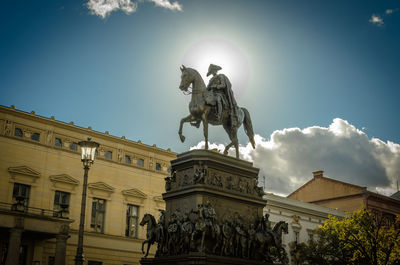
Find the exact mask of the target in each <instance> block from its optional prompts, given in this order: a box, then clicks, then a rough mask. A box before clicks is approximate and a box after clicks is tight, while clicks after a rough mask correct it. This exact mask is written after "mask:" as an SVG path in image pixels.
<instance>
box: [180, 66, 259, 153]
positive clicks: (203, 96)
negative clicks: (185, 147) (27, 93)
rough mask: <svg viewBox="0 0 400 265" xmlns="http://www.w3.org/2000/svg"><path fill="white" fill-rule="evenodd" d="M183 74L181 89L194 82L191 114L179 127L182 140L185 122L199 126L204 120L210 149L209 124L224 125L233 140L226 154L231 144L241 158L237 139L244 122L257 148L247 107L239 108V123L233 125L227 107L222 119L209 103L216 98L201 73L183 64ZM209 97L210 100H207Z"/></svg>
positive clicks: (226, 148) (187, 87) (206, 143)
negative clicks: (238, 131)
mask: <svg viewBox="0 0 400 265" xmlns="http://www.w3.org/2000/svg"><path fill="white" fill-rule="evenodd" d="M181 71H182V76H181V83H180V85H179V89H180V90H182V91H184V92H188V89H189V86H190V85H191V84H192V92H191V94H192V98H191V101H190V103H189V112H190V114H189V116H187V117H185V118H183V119H182V120H181V123H180V127H179V132H178V134H179V137H180V139H181V141H182V142H184V141H185V136H184V135H183V134H182V127H183V124H184V123H186V122H190V123H191V124H192V125H195V126H197V127H198V126H199V125H200V122H203V131H204V138H205V149H208V124H212V125H222V126H223V127H224V129H225V131H226V133H227V134H228V136H229V139H230V140H231V143H230V144H228V145H227V146H226V147H225V150H224V154H225V155H226V154H228V150H229V148H230V147H231V146H234V147H235V149H236V158H239V142H238V139H237V130H238V128H239V127H240V126H241V124H242V123H243V124H244V131H245V132H246V134H247V136H248V137H249V140H250V142H251V145H252V146H253V148H255V142H254V132H253V126H252V123H251V119H250V113H249V112H248V111H247V109H245V108H239V107H238V108H237V110H236V113H238V124H237V126H231V124H232V122H231V115H229V110H227V109H225V110H224V111H223V113H222V119H220V120H218V119H217V118H216V117H217V115H216V113H215V110H214V109H215V108H214V107H213V106H212V105H210V104H207V103H206V102H209V101H210V100H209V99H210V98H214V95H213V92H212V91H209V90H207V87H206V85H205V83H204V81H203V78H202V77H201V76H200V74H199V73H198V72H197V71H196V70H195V69H192V68H186V67H185V66H183V65H182V67H181ZM207 99H208V100H207Z"/></svg>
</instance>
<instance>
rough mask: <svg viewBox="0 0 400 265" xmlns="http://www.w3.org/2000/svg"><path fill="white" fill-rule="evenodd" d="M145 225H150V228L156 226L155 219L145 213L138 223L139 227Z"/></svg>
mask: <svg viewBox="0 0 400 265" xmlns="http://www.w3.org/2000/svg"><path fill="white" fill-rule="evenodd" d="M145 224H147V225H150V227H152V226H153V225H155V224H156V219H155V218H154V216H152V215H151V214H148V213H146V214H145V215H144V216H143V218H142V221H141V222H140V225H141V226H144V225H145Z"/></svg>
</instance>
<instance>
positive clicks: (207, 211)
mask: <svg viewBox="0 0 400 265" xmlns="http://www.w3.org/2000/svg"><path fill="white" fill-rule="evenodd" d="M200 216H201V217H202V218H203V220H204V223H205V225H206V226H208V227H209V228H211V231H212V234H213V235H212V236H213V237H214V224H215V222H216V219H217V214H216V212H215V210H214V208H213V207H212V206H211V203H210V202H209V201H207V202H206V204H205V205H203V206H202V207H201V208H200Z"/></svg>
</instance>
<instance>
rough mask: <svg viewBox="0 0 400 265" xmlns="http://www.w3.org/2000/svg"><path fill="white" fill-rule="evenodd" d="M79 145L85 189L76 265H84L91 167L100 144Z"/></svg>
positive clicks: (83, 142) (81, 142)
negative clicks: (87, 195) (87, 196)
mask: <svg viewBox="0 0 400 265" xmlns="http://www.w3.org/2000/svg"><path fill="white" fill-rule="evenodd" d="M78 145H79V146H80V147H81V150H82V162H83V168H84V170H85V174H84V175H83V189H82V202H81V217H80V220H79V232H78V247H77V249H76V256H75V265H83V261H84V258H83V231H84V228H85V211H86V190H87V180H88V172H89V167H90V166H91V165H92V164H93V162H94V156H95V154H96V149H97V148H98V147H99V144H98V143H96V142H93V141H91V140H90V138H88V139H87V141H80V142H79V143H78Z"/></svg>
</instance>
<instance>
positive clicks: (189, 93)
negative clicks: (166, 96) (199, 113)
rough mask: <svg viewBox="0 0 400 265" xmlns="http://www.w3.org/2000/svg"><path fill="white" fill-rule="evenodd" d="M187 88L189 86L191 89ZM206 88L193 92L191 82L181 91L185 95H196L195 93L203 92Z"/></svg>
mask: <svg viewBox="0 0 400 265" xmlns="http://www.w3.org/2000/svg"><path fill="white" fill-rule="evenodd" d="M189 88H191V90H189ZM206 91H207V90H199V91H196V92H193V84H191V86H189V87H188V89H187V91H184V90H182V93H183V94H184V95H185V96H187V95H191V94H193V95H196V94H203V93H204V92H206Z"/></svg>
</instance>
